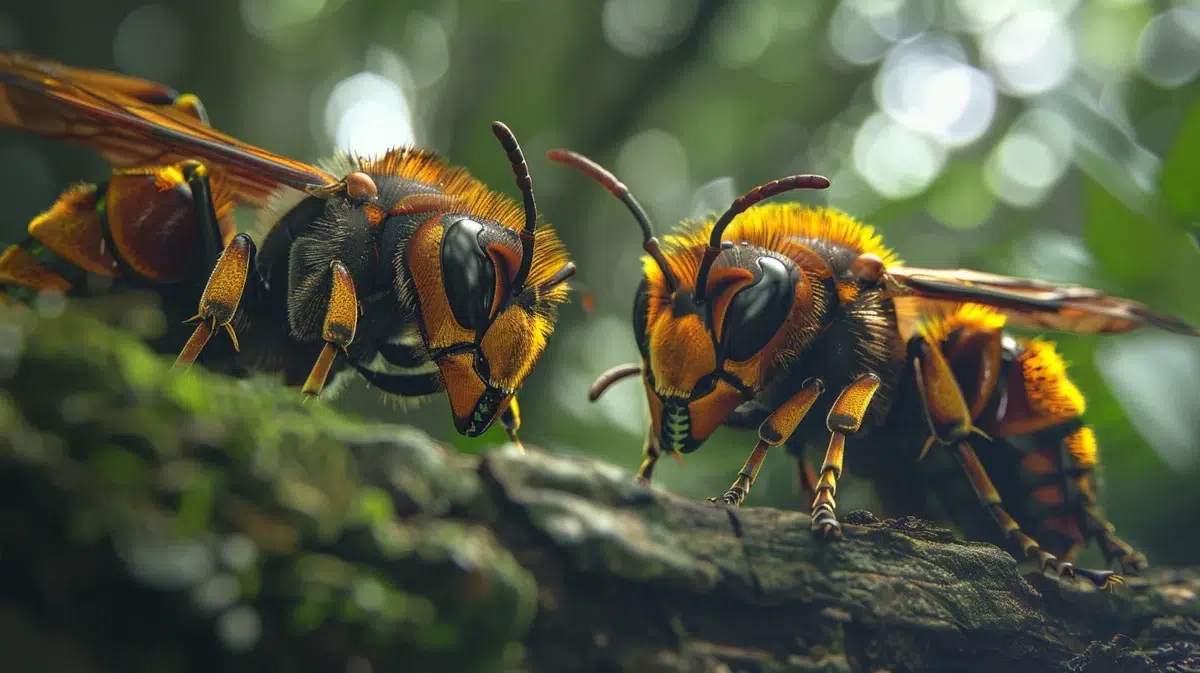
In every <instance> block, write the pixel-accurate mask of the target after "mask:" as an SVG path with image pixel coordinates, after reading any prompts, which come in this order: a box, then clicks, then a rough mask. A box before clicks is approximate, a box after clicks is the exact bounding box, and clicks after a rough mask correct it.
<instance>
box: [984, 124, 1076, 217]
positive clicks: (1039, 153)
mask: <svg viewBox="0 0 1200 673" xmlns="http://www.w3.org/2000/svg"><path fill="white" fill-rule="evenodd" d="M1073 138H1074V133H1073V131H1072V128H1071V124H1070V122H1068V121H1067V120H1066V119H1065V118H1064V117H1062V116H1061V115H1059V114H1058V113H1057V112H1054V111H1052V110H1049V109H1043V108H1034V109H1032V110H1030V111H1029V112H1027V113H1026V114H1025V115H1023V116H1022V117H1021V118H1020V119H1018V120H1017V121H1016V123H1014V124H1013V125H1012V127H1011V128H1010V129H1009V131H1008V133H1006V134H1005V135H1004V137H1003V138H1001V140H1000V142H999V143H997V144H996V146H995V147H994V148H993V149H992V151H991V152H990V153H989V155H988V159H987V162H986V164H985V169H984V172H985V175H986V176H987V183H988V186H989V187H991V189H992V191H993V192H994V193H995V194H996V196H998V197H999V198H1000V199H1001V200H1002V201H1004V202H1005V203H1008V204H1009V205H1012V206H1016V207H1020V208H1028V207H1031V206H1034V205H1036V204H1038V203H1040V202H1041V201H1042V200H1043V199H1044V198H1045V197H1046V195H1047V194H1049V192H1050V190H1051V189H1052V188H1053V187H1054V186H1055V185H1056V184H1058V181H1059V180H1061V179H1062V177H1063V175H1064V174H1066V171H1067V168H1068V167H1069V165H1070V161H1071V157H1072V154H1073V151H1074V142H1073Z"/></svg>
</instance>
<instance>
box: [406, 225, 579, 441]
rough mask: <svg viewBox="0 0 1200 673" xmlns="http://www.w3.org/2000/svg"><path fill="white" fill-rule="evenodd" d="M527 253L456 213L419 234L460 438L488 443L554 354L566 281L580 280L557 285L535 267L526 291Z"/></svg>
mask: <svg viewBox="0 0 1200 673" xmlns="http://www.w3.org/2000/svg"><path fill="white" fill-rule="evenodd" d="M543 231H547V232H548V230H545V229H543V230H542V231H539V232H538V233H539V234H541V233H542V232H543ZM539 240H541V236H539ZM555 243H556V241H548V242H547V245H548V246H549V245H553V244H555ZM521 250H522V241H521V239H520V236H519V235H518V232H516V231H514V230H512V229H511V228H507V227H504V226H502V225H500V224H499V223H498V222H494V221H487V220H484V219H483V218H481V217H479V216H476V215H467V214H454V213H450V214H443V215H440V216H439V217H435V218H430V220H428V221H426V222H425V223H424V224H422V225H420V226H419V227H418V229H417V231H416V232H415V233H414V234H413V239H412V241H411V243H410V245H409V246H408V252H407V263H408V268H409V270H410V273H411V277H412V281H413V285H414V287H415V290H416V298H417V303H418V304H419V308H420V314H421V320H420V322H421V324H422V328H423V332H424V337H425V342H426V344H427V345H428V349H429V354H430V357H431V359H432V360H433V361H434V362H435V363H436V364H437V366H438V369H439V370H440V371H441V375H442V379H443V381H444V383H445V387H446V394H447V396H448V397H449V401H450V409H451V412H452V413H453V415H454V425H455V428H457V429H458V431H459V432H460V433H462V434H464V435H467V436H469V437H476V436H478V435H480V434H483V433H484V432H485V431H486V430H487V429H488V428H490V427H491V426H492V424H493V423H494V422H495V421H496V418H497V417H498V416H499V415H500V414H501V413H502V412H504V411H505V410H506V409H507V408H508V406H509V404H510V403H511V402H512V398H513V394H514V393H516V391H517V389H519V388H520V387H521V384H522V383H523V382H524V380H525V377H526V376H528V374H529V372H530V371H531V370H532V369H533V366H534V364H535V363H536V362H537V360H538V358H539V357H540V356H541V354H542V351H543V350H545V347H546V339H547V337H548V335H549V334H550V333H551V332H552V331H553V330H554V324H555V311H554V308H555V306H554V305H555V304H556V303H558V302H561V301H563V300H564V299H565V298H566V292H567V288H566V287H565V284H563V282H562V281H563V280H565V279H566V277H567V276H569V274H570V272H571V271H573V270H574V265H572V264H570V263H567V264H566V265H563V266H561V267H560V268H558V270H557V273H553V275H551V273H550V272H551V271H552V269H549V267H548V265H547V264H544V263H538V262H534V263H533V264H532V265H531V268H530V269H529V270H527V271H526V273H527V274H528V275H527V278H528V280H529V281H530V282H529V283H525V282H521V283H520V284H518V281H521V279H520V273H521V267H522V252H521ZM537 250H538V252H543V251H542V248H541V247H539V248H538V249H537ZM556 252H558V250H557V249H556V248H554V249H550V250H548V251H547V254H546V256H548V257H554V254H553V253H556ZM430 261H433V262H435V264H430V263H429V262H430ZM538 281H543V282H541V283H540V284H533V283H537V282H538Z"/></svg>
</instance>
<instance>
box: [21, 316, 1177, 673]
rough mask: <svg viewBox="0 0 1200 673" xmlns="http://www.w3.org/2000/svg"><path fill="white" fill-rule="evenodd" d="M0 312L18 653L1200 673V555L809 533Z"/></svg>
mask: <svg viewBox="0 0 1200 673" xmlns="http://www.w3.org/2000/svg"><path fill="white" fill-rule="evenodd" d="M0 312H2V315H0V326H2V327H0V377H2V378H3V396H2V397H0V428H2V432H0V651H2V652H4V656H5V659H6V663H7V665H6V666H5V668H6V670H14V671H16V670H21V671H35V670H36V671H47V672H50V673H53V672H57V671H105V672H108V671H113V672H116V671H121V672H122V673H125V672H130V673H133V672H138V671H152V670H153V671H189V672H190V671H218V670H219V671H222V672H226V671H241V670H246V671H250V670H253V671H258V672H264V673H265V672H273V671H280V672H282V671H314V672H315V671H327V670H328V671H339V672H340V671H453V672H455V673H460V672H461V673H468V672H472V671H530V672H531V673H532V672H537V673H567V672H570V671H628V672H630V673H648V672H651V671H664V672H676V671H713V672H717V671H730V672H732V671H880V670H886V671H893V672H897V671H967V670H971V671H1022V672H1032V671H1088V672H1098V671H1117V670H1120V671H1138V672H1142V671H1144V672H1154V671H1158V672H1162V673H1165V672H1167V671H1185V670H1200V621H1198V619H1200V600H1197V599H1196V595H1197V592H1200V573H1196V572H1193V571H1159V572H1157V573H1154V574H1152V575H1150V576H1149V578H1148V580H1147V581H1144V582H1135V583H1133V584H1131V585H1128V586H1125V587H1121V588H1120V589H1118V590H1117V591H1116V592H1114V593H1101V592H1097V591H1095V590H1093V589H1091V588H1089V587H1088V586H1084V585H1081V584H1072V585H1064V584H1061V583H1059V582H1058V581H1056V580H1052V579H1049V578H1046V577H1043V576H1041V575H1034V576H1029V577H1024V576H1022V574H1021V573H1020V572H1019V569H1018V565H1017V563H1016V562H1015V561H1014V560H1013V558H1012V557H1011V556H1010V555H1008V554H1007V553H1005V552H1003V551H1001V550H999V549H997V548H995V547H993V546H990V545H985V544H972V543H966V542H963V541H960V540H957V539H955V538H954V537H953V536H952V535H951V534H950V533H949V532H948V531H945V530H942V529H939V528H937V527H934V526H932V525H930V524H928V523H925V522H923V521H920V520H916V519H900V520H889V521H879V520H876V519H875V518H874V517H873V516H871V515H870V514H868V513H866V512H856V513H849V514H847V515H846V516H844V518H843V521H844V523H845V524H846V525H845V537H844V539H843V540H840V541H837V542H832V543H829V542H823V541H820V540H816V539H814V538H813V537H812V536H811V534H810V533H809V532H808V517H807V516H806V515H804V514H802V513H796V512H785V511H779V510H774V509H769V508H748V509H745V510H728V509H725V508H721V507H717V506H714V505H709V504H706V503H698V502H691V501H687V500H684V499H682V498H678V497H675V496H672V495H670V494H667V493H663V492H661V491H658V490H653V489H647V488H643V487H640V486H637V485H635V484H634V483H633V482H632V480H631V477H630V474H629V473H628V472H627V471H626V470H623V469H620V468H617V467H614V466H611V465H608V464H604V463H600V462H596V461H591V460H585V459H579V458H566V457H562V456H555V455H553V454H552V453H551V452H548V451H542V450H537V449H534V450H531V452H530V453H528V454H525V455H521V454H519V453H518V452H516V451H515V449H514V448H513V447H506V448H502V449H499V450H495V451H491V452H488V453H487V454H486V455H485V456H484V457H483V458H482V459H474V458H469V457H463V456H459V455H456V454H454V453H453V452H452V451H451V450H449V449H446V448H444V447H443V446H442V445H440V444H438V443H437V442H436V441H434V440H433V439H431V438H429V437H428V436H426V435H424V434H422V433H420V432H417V431H415V430H412V429H408V428H405V427H402V426H394V425H380V424H373V423H367V422H363V421H359V420H356V419H353V418H350V417H348V416H346V415H343V414H339V413H337V412H335V411H333V410H331V409H330V408H328V407H327V406H325V405H323V404H303V403H301V402H300V400H299V399H298V395H296V394H295V392H294V391H288V390H282V389H279V388H277V387H275V386H272V385H268V384H265V383H255V382H235V381H231V380H228V379H224V378H221V377H217V376H212V375H209V374H206V373H205V372H203V371H192V372H186V373H185V372H173V371H170V370H169V362H168V361H165V360H163V359H162V358H160V357H158V356H154V355H151V354H149V353H148V352H147V351H146V350H145V349H144V348H143V347H142V346H141V344H140V342H139V341H138V340H137V339H136V338H135V337H134V336H132V335H130V334H129V333H128V332H126V331H123V330H116V329H113V328H112V327H110V326H108V325H106V324H104V323H103V322H102V321H99V320H97V319H96V318H95V317H93V316H91V315H87V314H85V313H83V312H79V311H72V312H68V313H65V314H62V315H59V316H57V317H53V318H47V317H44V316H41V317H39V316H37V315H36V314H35V313H33V312H31V311H27V310H23V309H19V310H9V309H0Z"/></svg>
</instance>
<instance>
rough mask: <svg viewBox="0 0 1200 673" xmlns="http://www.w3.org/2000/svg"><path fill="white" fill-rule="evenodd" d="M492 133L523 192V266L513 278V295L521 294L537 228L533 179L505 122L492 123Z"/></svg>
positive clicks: (531, 264) (518, 268)
mask: <svg viewBox="0 0 1200 673" xmlns="http://www.w3.org/2000/svg"><path fill="white" fill-rule="evenodd" d="M492 133H493V134H494V135H495V136H496V139H497V140H499V141H500V145H501V146H503V147H504V152H505V153H506V154H508V163H510V164H512V171H513V177H515V178H516V179H517V189H520V190H521V198H522V199H523V200H524V202H525V228H524V229H522V230H521V266H519V267H517V275H516V276H515V277H514V278H513V284H512V289H511V290H510V291H509V293H510V294H512V295H518V294H521V291H522V290H523V289H525V279H527V278H529V269H530V268H531V267H532V266H533V230H534V229H535V228H536V227H537V204H536V203H534V201H533V178H531V177H529V166H528V165H527V164H526V163H525V155H524V153H522V152H521V146H520V145H518V144H517V137H516V136H514V135H513V132H512V131H511V130H510V129H509V128H508V127H507V126H505V125H504V123H503V122H492Z"/></svg>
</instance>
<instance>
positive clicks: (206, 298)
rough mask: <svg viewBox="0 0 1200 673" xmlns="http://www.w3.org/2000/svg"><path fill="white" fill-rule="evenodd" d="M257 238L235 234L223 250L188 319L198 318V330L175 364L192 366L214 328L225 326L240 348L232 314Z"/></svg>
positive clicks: (250, 267)
mask: <svg viewBox="0 0 1200 673" xmlns="http://www.w3.org/2000/svg"><path fill="white" fill-rule="evenodd" d="M254 257H255V249H254V241H252V240H251V239H250V237H249V236H247V235H246V234H238V235H237V236H234V237H233V240H232V241H230V242H229V245H228V246H226V247H225V249H224V250H223V251H221V256H220V257H218V258H217V263H216V265H215V266H214V267H213V270H212V274H211V275H209V278H208V283H207V284H206V285H205V286H204V292H203V293H201V295H200V307H199V310H198V311H197V312H196V315H195V316H193V317H192V318H191V319H190V320H188V322H192V321H198V323H197V325H196V329H195V331H193V332H192V336H191V337H189V338H188V341H187V343H186V344H184V346H183V350H181V351H180V352H179V357H177V358H176V359H175V364H174V365H172V367H173V368H174V367H182V368H183V369H187V368H188V367H191V366H192V363H194V362H195V361H196V358H197V357H199V356H200V351H202V350H204V347H205V346H206V345H207V344H208V340H209V339H210V338H212V335H213V333H214V332H216V331H217V330H219V329H224V330H225V331H226V332H227V333H228V334H229V338H230V340H231V341H233V349H234V350H235V351H236V350H238V340H237V334H236V333H235V332H234V331H233V317H234V316H235V315H237V310H238V305H239V304H241V301H242V298H243V297H244V296H245V294H246V288H247V287H248V286H247V284H246V279H247V278H248V277H249V276H250V274H251V271H252V270H253V268H254Z"/></svg>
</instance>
